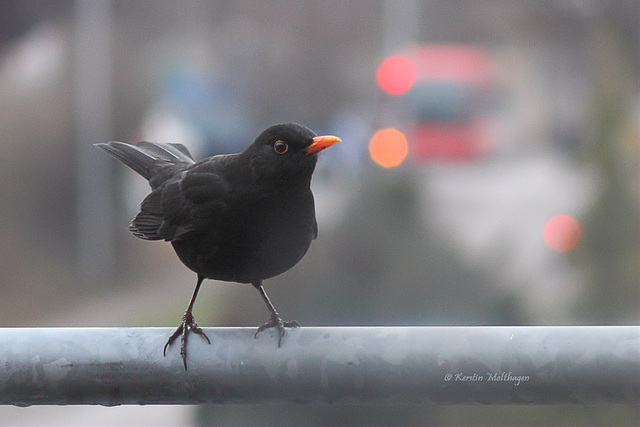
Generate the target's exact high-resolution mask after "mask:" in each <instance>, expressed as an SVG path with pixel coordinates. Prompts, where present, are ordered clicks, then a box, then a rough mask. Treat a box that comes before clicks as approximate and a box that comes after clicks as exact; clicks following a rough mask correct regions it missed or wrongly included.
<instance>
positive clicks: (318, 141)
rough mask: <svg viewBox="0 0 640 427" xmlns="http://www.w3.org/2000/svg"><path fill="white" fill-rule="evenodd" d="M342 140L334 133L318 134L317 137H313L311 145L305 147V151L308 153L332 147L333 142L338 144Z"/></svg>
mask: <svg viewBox="0 0 640 427" xmlns="http://www.w3.org/2000/svg"><path fill="white" fill-rule="evenodd" d="M340 141H342V140H341V139H340V138H338V137H337V136H333V135H322V136H316V137H315V138H313V142H312V143H311V145H309V146H308V147H307V148H305V150H304V151H306V153H307V154H313V153H317V152H319V151H322V150H324V149H325V148H328V147H331V146H332V145H333V144H336V143H338V142H340Z"/></svg>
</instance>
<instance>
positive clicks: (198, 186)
mask: <svg viewBox="0 0 640 427" xmlns="http://www.w3.org/2000/svg"><path fill="white" fill-rule="evenodd" d="M338 141H340V140H339V138H337V137H334V136H320V137H318V136H316V134H315V133H313V131H311V130H310V129H308V128H306V127H304V126H301V125H296V124H281V125H274V126H271V127H270V128H268V129H267V130H265V131H264V132H262V133H261V134H260V135H259V136H258V138H256V140H255V141H254V142H253V143H252V144H251V145H249V147H248V148H247V149H246V150H245V151H243V152H242V153H237V154H227V155H218V156H214V157H209V158H206V159H203V160H200V161H197V162H196V161H195V160H194V159H193V157H192V156H191V154H190V153H189V151H188V150H187V149H186V147H184V146H183V145H181V144H169V143H151V142H141V143H138V144H137V145H136V146H133V145H129V144H125V143H122V142H115V141H113V142H109V143H107V144H96V145H97V146H99V147H100V148H102V149H104V150H106V151H107V152H109V153H110V154H111V155H113V156H114V157H116V158H117V159H119V160H121V161H122V162H123V163H125V164H126V165H127V166H129V167H131V168H132V169H133V170H135V171H136V172H138V173H139V174H140V175H142V176H143V177H144V178H146V179H147V180H148V181H149V184H150V186H151V189H152V191H151V193H150V194H149V195H148V196H147V197H146V198H145V199H144V200H143V202H142V204H141V206H140V212H139V213H138V214H137V215H136V217H135V218H134V219H133V220H132V221H131V225H130V227H129V229H130V231H131V232H132V233H133V234H134V235H136V236H137V237H139V238H142V239H146V240H166V241H170V242H171V244H172V245H173V248H174V249H175V251H176V253H177V255H178V257H179V258H180V260H181V261H182V262H183V263H184V264H185V265H186V266H187V267H188V268H189V269H191V270H192V271H194V272H195V273H197V274H198V284H197V286H196V290H195V292H194V295H193V297H192V300H191V303H190V305H189V308H188V309H187V312H186V313H185V317H190V318H191V323H192V324H189V322H188V321H187V322H186V323H185V319H184V317H183V324H182V325H181V326H180V327H179V328H178V330H177V331H176V334H174V336H172V338H171V339H170V341H169V342H168V343H167V344H170V343H171V341H172V340H173V339H174V338H175V336H177V334H183V340H182V341H183V348H182V352H183V358H184V363H185V368H186V350H185V348H184V345H185V342H186V330H187V327H189V328H191V330H193V331H195V332H198V333H200V334H203V335H204V333H203V332H202V331H199V328H197V325H196V324H195V321H193V316H192V315H191V308H192V306H193V302H194V301H195V298H196V295H197V292H198V289H199V286H200V284H201V282H202V280H203V279H204V278H208V279H218V280H224V281H232V282H239V283H251V284H253V285H254V286H255V287H256V288H257V289H258V290H259V291H260V292H261V294H262V296H263V299H264V300H265V302H266V303H267V306H268V307H270V311H271V315H272V316H271V320H270V321H269V322H267V324H265V325H263V327H261V329H259V331H260V330H262V329H264V328H265V327H271V326H276V327H278V328H279V329H280V331H281V333H280V335H281V336H282V335H283V333H284V329H283V324H284V326H295V325H294V324H293V323H292V324H291V325H289V324H287V323H286V322H282V320H281V319H280V318H279V316H278V314H277V312H275V309H273V306H272V305H271V303H270V302H269V301H268V298H267V297H266V294H265V293H264V290H263V289H262V281H263V280H264V279H267V278H270V277H273V276H276V275H278V274H280V273H283V272H285V271H287V270H289V269H290V268H291V267H293V266H294V265H295V264H297V263H298V261H300V260H301V259H302V257H303V256H304V255H305V253H306V252H307V250H308V248H309V246H310V244H311V241H312V240H313V239H315V238H316V236H317V224H316V218H315V207H314V199H313V194H312V192H311V188H310V184H311V176H312V174H313V171H314V168H315V165H316V161H317V153H318V152H319V151H321V150H322V149H324V148H326V147H328V146H330V145H333V144H335V143H336V142H338ZM272 309H273V310H272ZM187 320H188V319H187ZM296 324H297V323H296ZM205 337H206V335H205ZM207 340H208V338H207ZM165 350H166V347H165Z"/></svg>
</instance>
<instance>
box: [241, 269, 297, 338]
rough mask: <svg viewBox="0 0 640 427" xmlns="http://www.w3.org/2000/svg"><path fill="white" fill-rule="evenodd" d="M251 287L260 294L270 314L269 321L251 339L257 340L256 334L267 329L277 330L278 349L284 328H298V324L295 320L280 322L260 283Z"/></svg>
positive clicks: (280, 319)
mask: <svg viewBox="0 0 640 427" xmlns="http://www.w3.org/2000/svg"><path fill="white" fill-rule="evenodd" d="M252 285H253V287H254V288H256V289H257V290H258V292H260V296H262V300H263V301H264V303H265V304H266V305H267V308H268V309H269V313H271V315H270V317H269V320H268V321H267V322H265V323H264V324H263V325H262V326H260V327H259V328H258V330H257V331H256V333H255V335H254V336H253V337H254V338H257V337H258V334H259V333H260V332H262V331H264V330H265V329H267V328H278V333H279V336H278V347H280V343H281V342H282V337H283V336H284V328H299V327H300V324H299V323H298V322H297V321H295V320H292V321H290V322H287V321H284V320H282V318H281V317H280V315H279V314H278V312H277V311H276V309H275V307H274V306H273V304H271V301H269V297H268V296H267V293H266V292H265V291H264V288H263V287H262V281H259V282H255V283H252Z"/></svg>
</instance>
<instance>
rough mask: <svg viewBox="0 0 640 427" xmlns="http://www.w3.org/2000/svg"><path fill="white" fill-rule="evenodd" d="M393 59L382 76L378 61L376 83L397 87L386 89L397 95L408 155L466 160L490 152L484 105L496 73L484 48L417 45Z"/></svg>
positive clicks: (492, 86)
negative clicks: (394, 64)
mask: <svg viewBox="0 0 640 427" xmlns="http://www.w3.org/2000/svg"><path fill="white" fill-rule="evenodd" d="M396 58H401V59H402V61H397V64H400V65H399V66H398V65H396V66H395V67H389V68H388V70H387V71H386V73H387V75H386V76H385V70H383V67H382V64H381V67H380V68H379V69H378V83H379V84H380V86H381V88H383V90H385V88H384V84H383V83H382V82H383V81H384V79H385V78H388V79H394V78H395V80H392V82H396V83H397V82H398V81H399V82H400V84H399V86H398V85H396V87H400V88H401V91H402V92H403V93H397V92H396V93H392V92H391V91H388V90H387V93H389V94H390V95H392V96H398V97H399V98H400V101H401V102H400V105H401V107H400V109H401V110H402V111H401V112H400V115H401V119H402V121H403V122H404V123H405V124H404V125H403V126H402V131H403V132H404V133H405V135H406V136H407V141H408V143H409V156H410V158H411V159H413V160H417V161H425V160H433V159H444V160H469V159H473V158H476V157H478V156H480V155H482V154H484V153H486V152H487V151H490V150H491V148H492V147H493V146H494V142H493V141H492V140H491V136H490V132H489V125H490V119H489V111H490V105H489V104H490V103H491V100H492V99H493V95H492V91H493V89H494V86H495V79H496V75H495V65H494V63H493V61H492V59H491V57H490V55H489V53H488V52H487V51H486V50H485V49H482V48H479V47H475V46H468V45H422V46H417V47H412V48H409V49H406V50H405V51H404V52H402V54H401V55H399V56H396ZM407 59H408V60H409V61H407ZM402 64H405V65H404V66H403V65H402ZM407 64H408V65H407ZM403 67H404V69H403ZM403 85H404V86H403ZM405 87H406V89H408V90H403V88H405Z"/></svg>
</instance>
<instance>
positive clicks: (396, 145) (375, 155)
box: [369, 128, 409, 168]
mask: <svg viewBox="0 0 640 427" xmlns="http://www.w3.org/2000/svg"><path fill="white" fill-rule="evenodd" d="M408 152H409V145H408V144H407V138H406V137H405V136H404V134H403V133H402V132H400V131H399V130H397V129H393V128H387V129H381V130H379V131H377V132H376V133H375V134H373V137H371V141H370V142H369V154H370V155H371V159H372V160H373V161H374V162H376V163H377V164H379V165H380V166H382V167H383V168H393V167H396V166H398V165H400V163H402V162H403V160H404V158H405V157H407V153H408Z"/></svg>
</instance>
